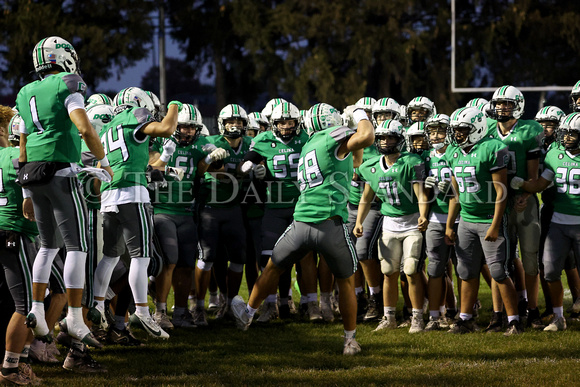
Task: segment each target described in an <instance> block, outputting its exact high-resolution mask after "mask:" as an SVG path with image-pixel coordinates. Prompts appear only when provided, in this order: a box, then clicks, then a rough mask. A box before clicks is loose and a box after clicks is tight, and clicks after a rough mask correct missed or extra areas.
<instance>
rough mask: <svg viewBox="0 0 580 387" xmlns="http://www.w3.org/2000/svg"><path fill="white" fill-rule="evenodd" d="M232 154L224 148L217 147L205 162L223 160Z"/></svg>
mask: <svg viewBox="0 0 580 387" xmlns="http://www.w3.org/2000/svg"><path fill="white" fill-rule="evenodd" d="M229 155H230V153H229V152H228V151H227V150H225V149H222V148H217V149H216V150H214V151H213V152H211V153H210V154H209V155H207V156H206V157H205V160H204V161H205V163H206V164H211V163H213V162H216V161H219V160H223V159H225V158H226V157H228V156H229Z"/></svg>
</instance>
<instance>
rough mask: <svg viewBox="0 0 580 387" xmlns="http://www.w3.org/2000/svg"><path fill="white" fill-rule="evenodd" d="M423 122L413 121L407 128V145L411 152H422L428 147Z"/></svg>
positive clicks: (425, 127)
mask: <svg viewBox="0 0 580 387" xmlns="http://www.w3.org/2000/svg"><path fill="white" fill-rule="evenodd" d="M426 129H427V125H426V123H425V122H414V123H413V124H412V125H411V126H410V127H409V129H407V133H406V135H407V146H408V148H409V151H410V152H411V153H422V152H423V151H426V150H428V149H429V142H428V141H427V131H426Z"/></svg>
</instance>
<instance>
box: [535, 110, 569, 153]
mask: <svg viewBox="0 0 580 387" xmlns="http://www.w3.org/2000/svg"><path fill="white" fill-rule="evenodd" d="M565 118H566V114H565V113H564V112H563V111H562V109H560V108H559V107H557V106H544V107H543V108H542V109H540V111H539V112H537V113H536V117H535V118H534V119H535V120H536V121H537V122H539V123H540V124H542V126H543V127H544V137H542V143H543V144H544V146H547V145H550V144H551V143H553V142H554V141H555V140H556V130H557V128H558V127H559V126H560V125H561V124H562V123H563V122H564V119H565Z"/></svg>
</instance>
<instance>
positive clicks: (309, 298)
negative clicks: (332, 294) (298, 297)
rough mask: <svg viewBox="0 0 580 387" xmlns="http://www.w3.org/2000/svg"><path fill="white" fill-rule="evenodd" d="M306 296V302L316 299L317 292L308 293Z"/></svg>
mask: <svg viewBox="0 0 580 387" xmlns="http://www.w3.org/2000/svg"><path fill="white" fill-rule="evenodd" d="M306 296H307V297H308V302H316V301H318V293H308V294H307V295H306Z"/></svg>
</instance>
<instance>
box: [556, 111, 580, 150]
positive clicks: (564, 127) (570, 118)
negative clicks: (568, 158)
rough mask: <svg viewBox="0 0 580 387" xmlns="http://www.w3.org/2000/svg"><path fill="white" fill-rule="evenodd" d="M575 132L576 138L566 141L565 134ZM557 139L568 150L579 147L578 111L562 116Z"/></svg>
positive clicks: (579, 117) (579, 120)
mask: <svg viewBox="0 0 580 387" xmlns="http://www.w3.org/2000/svg"><path fill="white" fill-rule="evenodd" d="M571 133H576V134H577V135H578V138H577V139H576V140H575V141H574V142H571V143H567V142H566V139H565V137H566V135H568V134H571ZM558 140H559V142H560V144H561V145H562V146H563V147H564V148H565V149H566V150H568V151H570V150H576V149H578V148H580V112H573V113H570V114H568V115H567V116H566V118H564V122H562V124H561V125H560V127H559V128H558Z"/></svg>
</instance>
